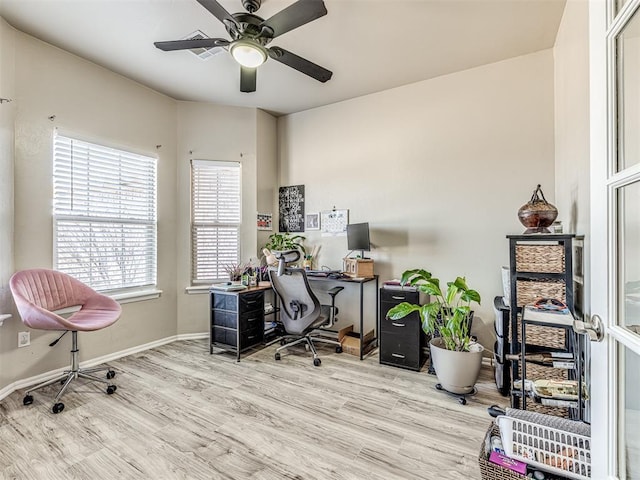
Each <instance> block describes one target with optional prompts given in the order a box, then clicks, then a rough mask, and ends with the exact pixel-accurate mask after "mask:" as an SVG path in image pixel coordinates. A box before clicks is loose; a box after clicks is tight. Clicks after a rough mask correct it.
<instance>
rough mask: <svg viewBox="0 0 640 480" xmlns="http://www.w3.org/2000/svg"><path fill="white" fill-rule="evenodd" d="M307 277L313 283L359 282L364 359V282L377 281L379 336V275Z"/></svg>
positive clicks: (376, 305)
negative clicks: (356, 277)
mask: <svg viewBox="0 0 640 480" xmlns="http://www.w3.org/2000/svg"><path fill="white" fill-rule="evenodd" d="M307 278H308V279H309V282H311V283H313V282H338V283H357V284H358V286H359V291H360V360H362V358H363V345H362V343H363V342H362V340H363V337H364V333H365V332H364V284H365V283H369V282H374V281H375V282H376V285H375V286H376V303H375V305H374V310H375V311H376V331H375V336H376V338H378V335H379V332H380V315H379V311H378V304H379V298H378V295H379V291H380V289H379V288H378V275H374V276H373V277H367V278H360V279H354V278H348V277H344V278H328V277H314V276H307Z"/></svg>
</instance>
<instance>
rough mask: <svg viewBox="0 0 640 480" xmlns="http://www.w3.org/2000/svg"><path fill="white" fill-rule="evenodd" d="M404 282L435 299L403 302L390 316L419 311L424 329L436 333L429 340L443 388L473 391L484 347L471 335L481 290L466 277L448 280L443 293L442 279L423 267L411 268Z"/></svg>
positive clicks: (392, 318) (390, 312)
mask: <svg viewBox="0 0 640 480" xmlns="http://www.w3.org/2000/svg"><path fill="white" fill-rule="evenodd" d="M401 283H402V285H403V286H404V285H409V286H412V287H415V288H417V289H418V290H419V291H421V292H423V293H425V294H426V295H429V297H430V298H431V300H432V301H431V302H430V303H427V304H426V305H415V304H412V303H408V302H403V303H401V304H399V305H396V306H395V307H393V308H392V309H391V310H389V312H388V313H387V316H388V317H389V318H390V319H391V320H398V319H400V318H404V317H406V316H407V315H409V314H410V313H412V312H418V313H419V314H420V319H421V321H422V329H423V330H424V331H425V332H426V333H427V334H429V335H432V337H433V338H432V339H431V341H430V342H429V343H430V350H431V360H432V363H433V367H434V369H435V371H436V375H437V377H438V381H439V382H440V385H441V386H442V388H444V389H445V390H447V391H449V392H452V393H456V394H466V393H470V392H472V391H473V388H474V385H475V383H476V381H477V380H478V376H479V375H480V367H481V366H482V352H483V350H484V348H483V347H482V345H480V344H479V343H476V342H475V341H473V339H472V338H471V320H472V318H473V311H472V310H471V302H476V303H478V304H480V294H479V293H478V292H477V291H475V290H471V289H470V288H469V287H468V286H467V282H466V280H465V278H464V277H458V278H456V279H455V281H453V282H448V283H447V290H446V292H444V293H443V292H442V290H441V289H440V280H439V279H437V278H435V277H433V276H432V275H431V273H429V272H427V271H426V270H423V269H414V270H407V271H406V272H404V273H403V274H402V279H401Z"/></svg>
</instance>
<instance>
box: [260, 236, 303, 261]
mask: <svg viewBox="0 0 640 480" xmlns="http://www.w3.org/2000/svg"><path fill="white" fill-rule="evenodd" d="M304 240H306V237H303V236H302V235H292V234H290V233H272V234H271V235H269V241H268V242H267V244H266V245H265V246H264V248H268V249H269V250H271V251H272V252H273V251H280V252H282V251H287V250H300V251H301V252H302V254H303V256H304V255H306V254H307V251H306V250H305V248H304V245H303V244H302V242H303V241H304Z"/></svg>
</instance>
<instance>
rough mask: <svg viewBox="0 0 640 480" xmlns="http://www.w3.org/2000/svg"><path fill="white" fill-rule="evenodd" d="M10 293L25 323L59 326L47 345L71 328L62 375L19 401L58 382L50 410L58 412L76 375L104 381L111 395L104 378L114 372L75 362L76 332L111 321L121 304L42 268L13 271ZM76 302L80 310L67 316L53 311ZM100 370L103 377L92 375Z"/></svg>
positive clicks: (26, 400) (38, 326)
mask: <svg viewBox="0 0 640 480" xmlns="http://www.w3.org/2000/svg"><path fill="white" fill-rule="evenodd" d="M9 286H10V287H11V293H12V294H13V298H14V300H15V302H16V306H17V307H18V312H19V313H20V317H21V318H22V321H23V322H24V324H25V325H27V326H28V327H31V328H34V329H39V330H63V331H64V333H63V334H62V335H60V336H59V337H58V338H57V340H55V341H54V342H52V343H51V344H50V345H49V346H50V347H53V346H54V345H55V344H56V343H58V340H60V339H61V338H62V337H63V336H64V335H65V334H66V333H67V332H71V369H70V370H66V371H65V372H64V373H63V374H62V375H60V376H58V377H56V378H54V379H51V380H48V381H46V382H44V383H42V384H40V385H37V386H35V387H34V388H31V389H29V390H28V391H27V393H26V395H25V397H24V399H23V403H24V404H25V405H30V404H31V403H33V396H32V395H31V393H32V392H33V391H34V390H38V389H40V388H43V387H46V386H48V385H53V384H54V383H61V384H62V388H60V391H59V392H58V394H57V395H56V398H55V400H54V401H53V408H52V411H53V413H60V412H61V411H62V410H63V409H64V404H63V403H62V402H60V401H59V400H60V398H61V397H62V395H63V394H64V392H65V390H66V389H67V387H68V386H69V384H70V383H71V382H72V381H73V380H76V379H78V378H84V379H88V380H94V381H97V382H102V383H105V384H106V385H107V393H108V394H109V395H111V394H112V393H114V392H115V391H116V386H115V385H112V384H111V383H110V382H109V381H108V380H109V379H111V378H113V377H114V376H115V372H114V371H113V370H111V369H110V368H109V367H106V366H101V367H95V368H87V369H81V368H80V367H79V362H78V332H79V331H83V332H86V331H93V330H100V329H102V328H105V327H108V326H109V325H111V324H113V323H114V322H115V321H116V320H118V318H120V313H121V308H120V305H119V304H118V302H116V301H115V300H113V299H112V298H110V297H107V296H106V295H102V294H100V293H98V292H96V291H95V290H93V289H92V288H90V287H88V286H87V285H85V284H84V283H82V282H80V281H78V280H76V279H75V278H73V277H71V276H69V275H67V274H66V273H62V272H58V271H55V270H48V269H44V268H40V269H33V270H23V271H21V272H17V273H15V274H14V275H13V276H12V277H11V280H10V281H9ZM75 306H79V307H80V310H79V311H77V312H75V313H73V314H72V315H71V316H69V318H63V317H61V316H60V315H57V314H56V313H54V311H56V310H60V309H63V308H68V307H75ZM101 370H107V375H106V376H107V379H108V380H104V379H102V378H99V377H97V376H95V375H93V374H94V373H96V372H99V371H101Z"/></svg>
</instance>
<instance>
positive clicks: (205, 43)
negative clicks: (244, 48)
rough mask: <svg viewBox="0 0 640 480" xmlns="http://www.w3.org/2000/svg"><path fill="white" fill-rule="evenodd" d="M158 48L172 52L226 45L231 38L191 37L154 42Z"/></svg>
mask: <svg viewBox="0 0 640 480" xmlns="http://www.w3.org/2000/svg"><path fill="white" fill-rule="evenodd" d="M154 45H155V46H156V48H159V49H160V50H164V51H165V52H170V51H173V50H191V49H192V48H213V47H226V46H227V45H229V40H225V39H224V38H190V39H187V40H171V41H168V42H154Z"/></svg>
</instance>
